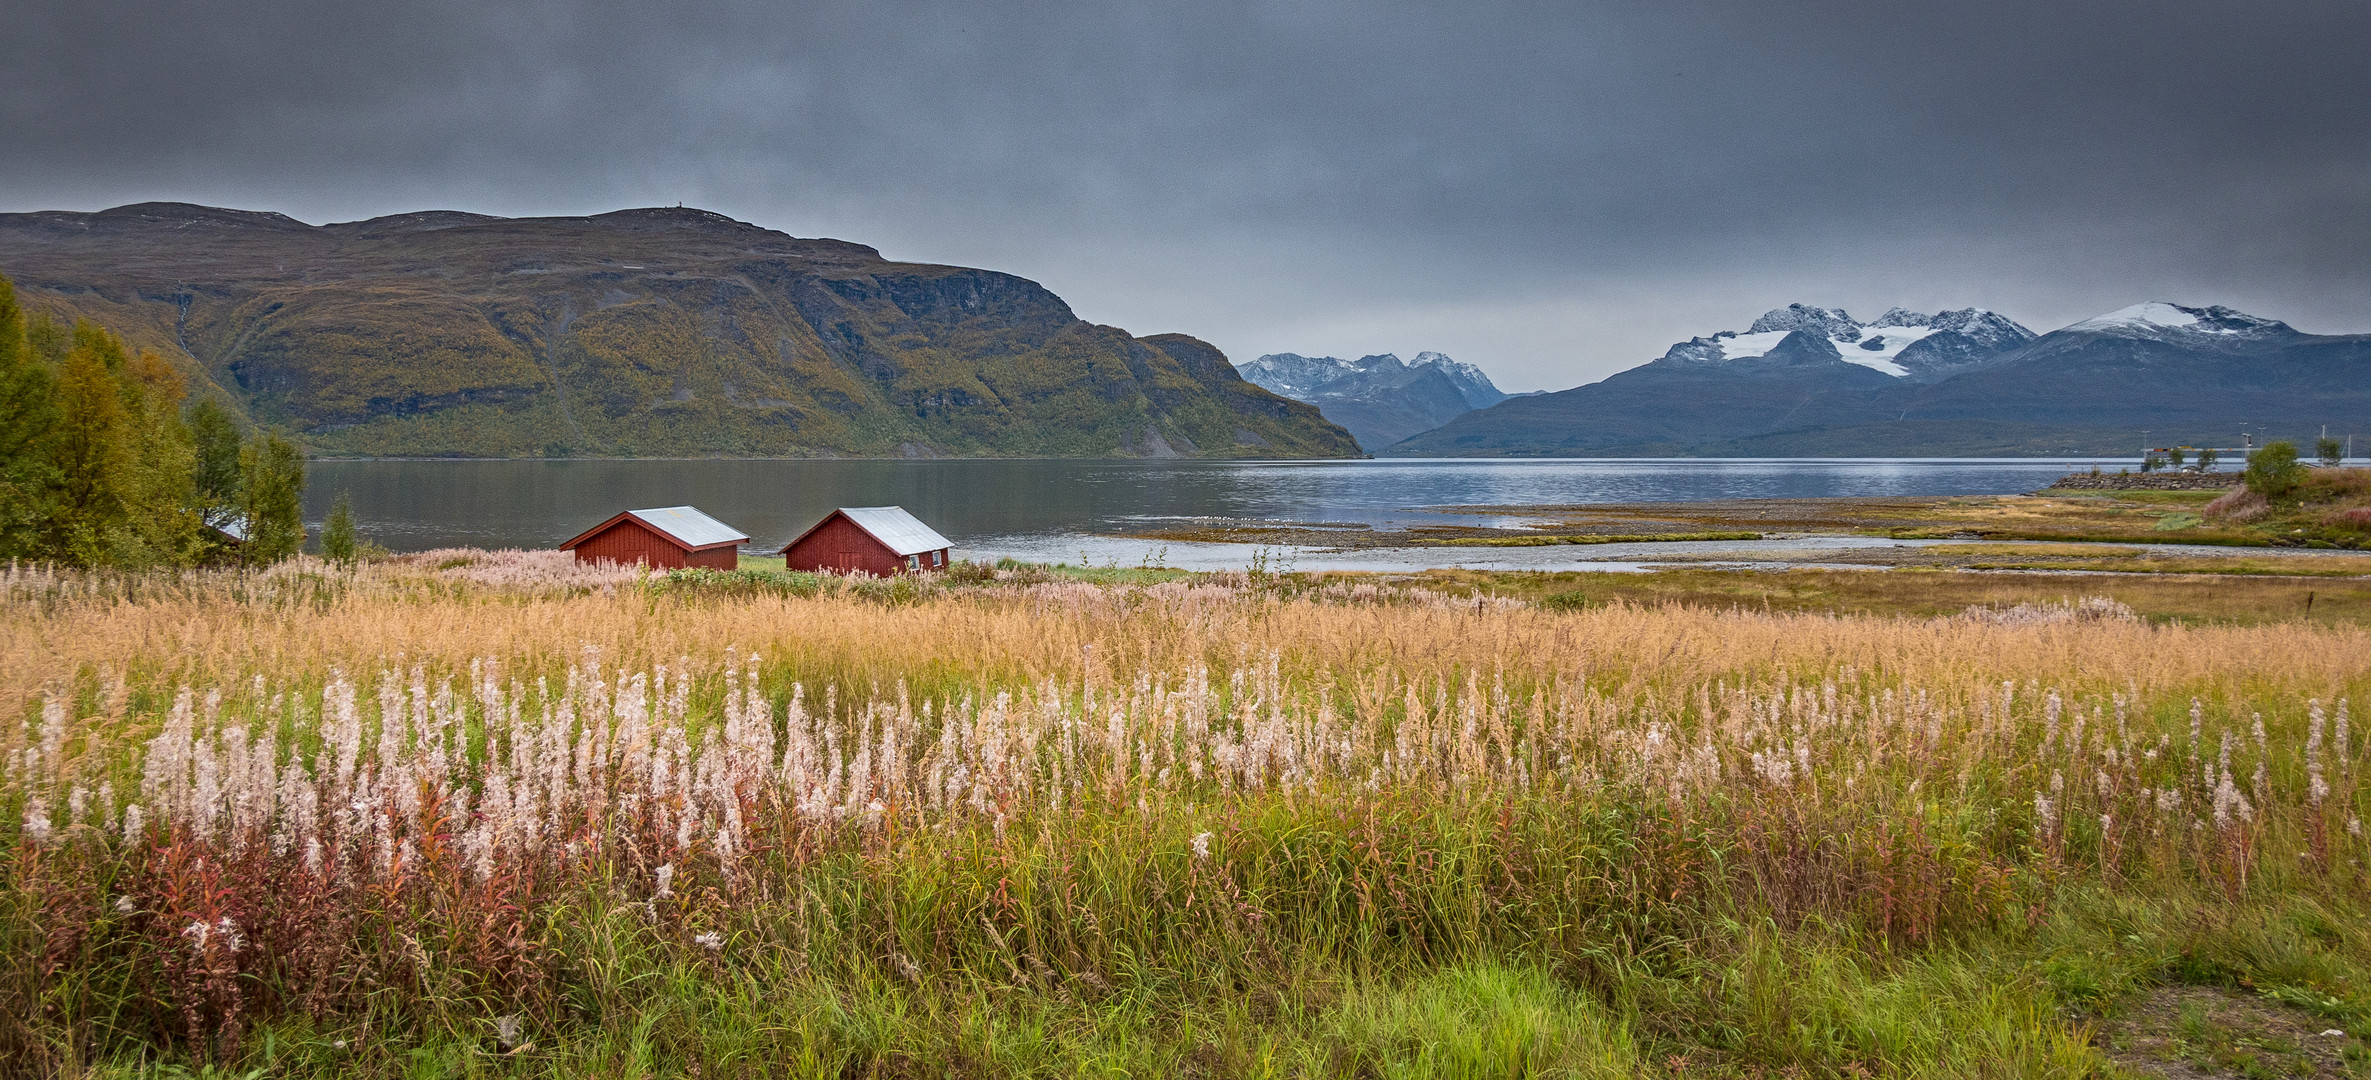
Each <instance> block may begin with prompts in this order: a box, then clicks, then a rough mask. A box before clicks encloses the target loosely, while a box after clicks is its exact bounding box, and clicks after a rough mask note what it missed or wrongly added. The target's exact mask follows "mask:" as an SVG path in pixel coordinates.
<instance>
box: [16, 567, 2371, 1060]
mask: <svg viewBox="0 0 2371 1080" xmlns="http://www.w3.org/2000/svg"><path fill="white" fill-rule="evenodd" d="M1104 576H1106V577H1108V578H1109V580H1103V581H1096V580H1083V579H1081V578H1080V577H1079V576H1077V575H1076V574H1062V573H1050V572H1047V571H1043V570H1039V569H1034V568H1014V569H1010V570H1007V571H1005V572H1003V573H1001V574H991V573H986V572H982V571H976V570H974V571H967V572H966V573H964V574H959V575H947V576H945V577H942V578H939V579H935V580H924V581H913V580H901V581H896V582H847V581H841V580H838V579H830V578H816V577H811V576H807V575H791V574H781V573H778V572H763V571H759V572H749V573H739V574H688V575H676V576H671V577H666V578H655V579H654V578H646V577H643V576H641V575H638V574H635V573H633V572H630V571H629V572H621V571H615V570H588V569H580V568H576V567H574V566H572V565H571V564H568V563H566V562H565V561H564V557H563V558H562V559H560V560H552V559H550V558H548V557H546V556H541V555H472V554H468V553H437V554H433V555H430V556H421V557H411V558H406V559H399V560H392V561H389V562H385V563H380V564H375V565H371V566H366V567H365V568H363V569H362V570H360V571H358V572H353V573H344V572H336V571H331V570H328V569H326V568H324V567H321V566H320V565H319V564H313V563H300V564H296V565H292V566H287V567H283V568H281V569H278V570H275V571H273V572H271V573H269V574H264V575H252V576H237V575H184V576H178V577H84V576H72V575H53V574H48V573H42V572H26V571H13V572H10V573H9V574H7V575H6V576H5V578H4V579H0V714H4V715H6V716H8V717H9V718H11V721H12V722H11V723H10V724H9V725H8V727H7V731H6V734H5V737H4V739H0V751H5V753H6V772H5V780H4V784H0V802H5V804H6V805H5V809H6V810H7V813H6V816H5V817H4V818H0V851H4V853H5V854H4V861H0V867H5V869H4V870H0V936H4V937H5V939H6V940H5V941H0V1075H9V1076H17V1075H24V1076H36V1075H39V1076H48V1075H58V1076H83V1075H100V1076H119V1075H148V1074H160V1073H175V1072H176V1070H186V1071H188V1072H192V1073H196V1072H202V1071H206V1070H214V1071H215V1073H216V1074H217V1075H239V1076H247V1075H251V1074H252V1075H270V1076H388V1077H393V1076H436V1075H513V1074H517V1075H553V1076H618V1077H629V1076H632V1077H639V1076H674V1075H686V1076H688V1075H699V1076H703V1077H713V1076H780V1075H793V1076H835V1077H837V1076H883V1077H924V1076H927V1077H934V1078H935V1077H944V1076H1074V1075H1093V1076H1143V1075H1156V1074H1164V1075H1174V1076H1211V1077H1222V1076H1223V1077H1236V1076H1343V1077H1413V1076H1460V1077H1464V1076H1474V1077H1480V1076H1591V1077H1594V1076H1682V1075H1685V1076H1737V1077H1758V1076H1786V1077H1793V1076H1835V1077H1848V1076H1849V1077H1863V1076H1879V1075H1883V1076H1897V1075H1898V1076H1971V1077H1973V1076H2065V1077H2081V1076H2101V1077H2111V1076H2130V1075H2138V1074H2146V1073H2151V1072H2156V1073H2161V1074H2163V1075H2175V1076H2198V1075H2206V1076H2216V1075H2230V1076H2272V1075H2283V1076H2287V1075H2350V1074H2352V1072H2354V1071H2359V1070H2361V1069H2362V1068H2363V1067H2364V1061H2365V1056H2366V1055H2365V1051H2366V1049H2367V1048H2371V1042H2366V1041H2365V1039H2364V1035H2365V1034H2371V931H2366V929H2365V927H2366V925H2367V924H2366V922H2365V915H2366V914H2371V902H2367V901H2371V897H2367V896H2366V892H2365V887H2366V879H2365V877H2364V869H2363V866H2364V861H2365V859H2366V858H2367V857H2371V843H2367V842H2366V841H2365V839H2364V838H2363V836H2362V833H2361V823H2360V820H2359V815H2360V813H2361V809H2362V802H2363V796H2362V792H2361V788H2360V779H2361V770H2362V769H2363V768H2364V767H2365V764H2366V762H2365V756H2366V748H2365V745H2364V744H2365V743H2366V742H2371V739H2365V738H2363V737H2362V733H2361V732H2357V731H2354V730H2352V729H2351V727H2350V724H2351V723H2352V720H2353V716H2354V713H2355V712H2356V711H2357V710H2359V708H2360V706H2361V705H2362V703H2363V702H2364V700H2365V696H2364V695H2365V693H2366V691H2371V629H2367V628H2366V625H2365V623H2364V621H2363V616H2364V614H2365V613H2364V611H2363V610H2362V607H2361V604H2362V602H2363V601H2362V600H2361V598H2359V597H2357V598H2355V599H2353V600H2350V601H2348V602H2347V603H2348V604H2349V605H2352V606H2345V607H2341V608H2338V609H2335V610H2333V609H2332V608H2330V607H2326V606H2324V605H2326V604H2329V603H2330V602H2329V601H2323V602H2322V603H2321V604H2317V606H2316V608H2315V610H2314V612H2313V613H2312V615H2311V617H2310V618H2307V617H2306V616H2305V613H2304V612H2303V611H2302V610H2301V609H2300V610H2294V611H2290V610H2284V609H2283V608H2282V606H2281V605H2282V603H2284V602H2285V601H2284V600H2283V599H2282V597H2284V596H2285V595H2286V594H2285V593H2284V592H2282V590H2285V589H2289V588H2291V587H2292V585H2291V583H2289V582H2287V581H2285V580H2265V579H2249V578H2222V579H2216V582H2215V583H2214V584H2213V585H2212V586H2209V587H2201V588H2196V589H2193V587H2192V585H2191V583H2190V579H2186V578H2175V577H2165V578H2160V577H2138V576H2135V577H2129V578H2126V577H2119V578H2115V579H2112V580H2111V579H2104V578H2097V577H2069V578H2049V577H2042V576H2010V575H1979V574H1961V573H1948V572H1939V571H1921V572H1906V571H1897V572H1886V573H1874V572H1858V573H1849V572H1848V573H1830V574H1817V573H1812V572H1793V573H1788V574H1779V575H1726V576H1724V575H1723V574H1721V573H1719V572H1712V571H1679V572H1675V573H1672V574H1657V575H1587V576H1570V577H1560V576H1553V575H1539V576H1518V575H1502V576H1497V577H1482V576H1476V575H1458V574H1452V573H1441V574H1435V575H1429V576H1427V577H1425V578H1422V579H1419V580H1414V581H1405V582H1396V583H1394V582H1378V581H1376V580H1373V579H1359V578H1347V577H1346V578H1334V579H1311V578H1306V577H1293V576H1286V577H1277V576H1272V575H1244V574H1234V575H1202V576H1184V575H1177V574H1174V573H1172V574H1143V573H1138V574H1135V575H1134V576H1128V575H1124V574H1120V573H1119V572H1112V573H1110V574H1106V575H1104ZM2316 587H2323V586H2321V585H2317V586H2316ZM1624 590H1628V591H1624ZM1757 601H1759V602H1757ZM1971 609H1972V610H1971ZM2327 1032H2337V1034H2334V1035H2333V1034H2327ZM258 1070H260V1072H257V1071H258ZM2181 1070H2190V1071H2181Z"/></svg>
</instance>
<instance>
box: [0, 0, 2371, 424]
mask: <svg viewBox="0 0 2371 1080" xmlns="http://www.w3.org/2000/svg"><path fill="white" fill-rule="evenodd" d="M9 23H10V25H11V29H12V35H11V36H10V37H8V38H6V39H4V40H0V136H4V138H0V146H4V149H0V203H4V204H5V206H4V207H0V208H5V209H36V208H49V207H76V208H96V207H99V206H105V205H112V204H115V203H119V202H125V201H133V200H138V199H152V198H177V199H189V200H193V201H204V202H213V203H217V204H229V205H238V206H245V207H251V208H265V209H280V210H284V211H287V212H290V213H293V214H296V215H297V216H300V217H304V218H306V219H307V220H314V221H320V220H328V219H338V218H351V217H359V216H367V215H370V214H376V213H387V212H394V211H400V210H410V209H419V208H423V207H429V206H452V207H458V208H463V209H473V210H482V211H489V212H496V213H562V212H583V211H593V210H602V209H610V208H614V207H617V206H623V205H641V204H651V203H671V202H675V201H678V200H681V201H685V202H689V203H693V204H695V205H702V206H707V207H709V208H711V209H716V210H720V211H722V212H725V213H730V214H733V215H734V216H737V217H742V218H745V219H749V220H754V221H758V222H760V223H762V224H766V225H770V226H774V227H778V228H783V229H786V230H789V231H792V232H797V233H801V234H806V235H815V234H827V235H838V236H843V237H846V238H849V239H855V240H860V241H864V242H868V243H874V244H877V245H879V246H881V247H882V248H884V250H885V251H887V252H888V253H890V254H892V255H894V256H899V257H906V258H917V259H936V260H944V261H957V262H967V263H973V264H978V265H988V266H994V267H997V268H999V269H1006V270H1011V271H1014V272H1017V273H1022V274H1025V275H1028V276H1031V277H1034V278H1037V279H1039V280H1042V281H1044V282H1046V283H1047V284H1048V285H1050V286H1052V287H1053V288H1055V289H1056V291H1058V292H1061V293H1062V294H1063V295H1065V296H1066V297H1068V298H1069V299H1070V300H1071V301H1072V302H1073V303H1074V305H1075V306H1077V307H1078V308H1079V310H1080V312H1081V314H1083V315H1085V316H1086V317H1089V318H1093V319H1097V320H1100V321H1108V322H1114V323H1118V324H1121V325H1126V326H1129V327H1130V328H1131V329H1135V330H1137V331H1139V332H1153V331H1160V330H1186V331H1189V332H1194V333H1199V334H1202V335H1203V336H1206V337H1210V338H1212V339H1213V340H1215V341H1217V342H1218V343H1219V344H1220V345H1222V346H1223V347H1226V348H1228V349H1229V350H1230V351H1232V352H1234V353H1236V354H1238V355H1239V356H1240V355H1242V354H1246V353H1256V352H1261V351H1269V350H1274V349H1292V350H1295V351H1304V352H1309V351H1331V352H1359V351H1370V350H1382V349H1386V348H1391V349H1397V350H1399V351H1402V352H1408V351H1412V350H1415V349H1421V348H1440V349H1443V350H1445V351H1449V352H1452V353H1454V354H1457V355H1459V356H1460V357H1461V358H1465V359H1472V360H1476V361H1479V362H1482V363H1483V364H1485V365H1486V366H1488V367H1490V368H1492V370H1494V371H1497V372H1500V373H1502V374H1504V375H1506V376H1508V377H1509V380H1508V381H1510V382H1512V383H1515V384H1517V385H1521V386H1563V385H1570V384H1571V383H1574V382H1578V381H1582V380H1583V379H1586V378H1593V377H1595V376H1597V375H1600V374H1603V373H1604V372H1605V371H1608V370H1611V369H1613V368H1616V367H1621V366H1627V365H1628V364H1631V363H1635V362H1638V361H1640V360H1643V359H1646V358H1648V357H1650V356H1652V355H1654V354H1655V353H1657V352H1659V351H1660V347H1661V345H1662V344H1664V343H1666V342H1668V341H1670V340H1672V339H1674V338H1678V337H1685V336H1688V335H1690V334H1694V333H1699V332H1708V331H1710V330H1713V329H1718V328H1723V327H1736V326H1741V325H1742V324H1743V323H1744V322H1746V321H1748V320H1750V319H1751V318H1752V317H1753V315H1754V314H1756V313H1758V312H1759V311H1760V310H1761V309H1763V308H1766V307H1769V306H1773V305H1776V304H1781V303H1785V302H1788V301H1791V300H1804V301H1810V302H1818V303H1830V304H1834V303H1845V304H1849V305H1851V306H1853V307H1854V308H1855V309H1856V310H1860V309H1868V310H1867V311H1865V312H1863V313H1864V314H1873V313H1874V311H1875V310H1876V309H1879V308H1882V307H1884V306H1886V305H1889V304H1893V303H1901V304H1905V305H1909V306H1929V307H1931V306H1939V305H1946V304H1948V305H1951V306H1958V305H1962V304H1969V303H1974V304H1981V305H1987V306H1992V307H1996V308H1999V309H2001V310H2004V311H2007V312H2008V313H2010V314H2012V315H2014V316H2017V317H2019V318H2021V319H2024V320H2027V321H2029V322H2032V323H2034V324H2036V325H2037V326H2038V327H2040V328H2043V329H2047V328H2050V327H2052V326H2055V325H2058V324H2059V323H2062V322H2064V321H2068V320H2070V319H2073V318H2077V317H2080V316H2083V315H2087V314H2091V313H2095V312H2096V311H2099V310H2104V309H2106V308H2109V307H2116V306H2121V305H2123V304H2125V303H2129V302H2132V301H2136V300H2141V299H2154V298H2165V299H2174V300H2180V301H2185V302H2199V303H2205V302H2223V303H2233V304H2235V305H2238V306H2243V307H2248V308H2251V309H2253V310H2258V311H2261V312H2262V313H2264V314H2268V315H2274V316H2278V317H2283V318H2289V319H2291V320H2292V321H2295V322H2297V323H2299V324H2300V325H2301V326H2302V327H2303V328H2305V329H2312V330H2321V331H2339V330H2366V329H2371V315H2367V314H2366V312H2365V303H2364V301H2365V298H2366V295H2367V294H2371V267H2367V266H2366V260H2365V258H2364V256H2363V254H2362V253H2363V252H2364V251H2365V250H2366V249H2367V248H2366V245H2367V244H2371V180H2367V179H2366V177H2371V123H2367V122H2366V121H2365V119H2364V118H2363V115H2362V108H2361V103H2362V102H2363V101H2366V100H2371V75H2366V74H2365V68H2366V65H2364V64H2363V63H2362V62H2361V59H2360V55H2359V53H2360V48H2361V43H2362V42H2364V41H2367V40H2371V7H2367V6H2366V5H2362V4H2359V3H2326V4H2307V3H2269V4H2259V5H2252V6H2244V7H2243V6H2237V5H2229V4H2205V3H2154V4H2141V3H2082V4H2066V3H2063V2H2050V3H2041V2H2032V3H2026V2H2015V0H1972V2H1967V3H1955V4H1920V3H1912V4H1899V3H1890V4H1880V3H1844V2H1824V3H1783V2H1772V0H1762V2H1754V3H1735V4H1688V3H1644V2H1640V3H1607V4H1592V5H1573V4H1545V3H1541V4H1527V3H1523V4H1502V5H1474V4H1463V5H1437V4H1434V5H1418V4H1411V5H1404V6H1383V5H1352V4H1325V3H1291V4H1281V3H1280V4H1256V3H1254V4H1234V5H1217V4H1179V5H1170V6H1158V7H1155V6H1139V5H1119V4H1078V5H1038V4H1000V5H959V4H926V3H884V2H877V0H876V2H870V3H806V4H778V3H747V4H686V5H652V4H640V3H637V4H626V3H615V4H609V3H579V4H559V3H551V4H487V3H458V2H454V3H437V2H424V3H405V2H391V3H379V4H365V5H327V4H320V3H317V2H316V3H270V2H266V3H236V4H232V3H221V4H188V3H164V2H157V3H146V4H142V3H115V4H110V3H96V4H93V3H63V2H46V3H40V4H38V5H36V6H33V7H32V8H31V9H29V10H26V9H23V6H22V5H20V10H19V11H16V12H13V13H12V15H11V18H10V19H9Z"/></svg>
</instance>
